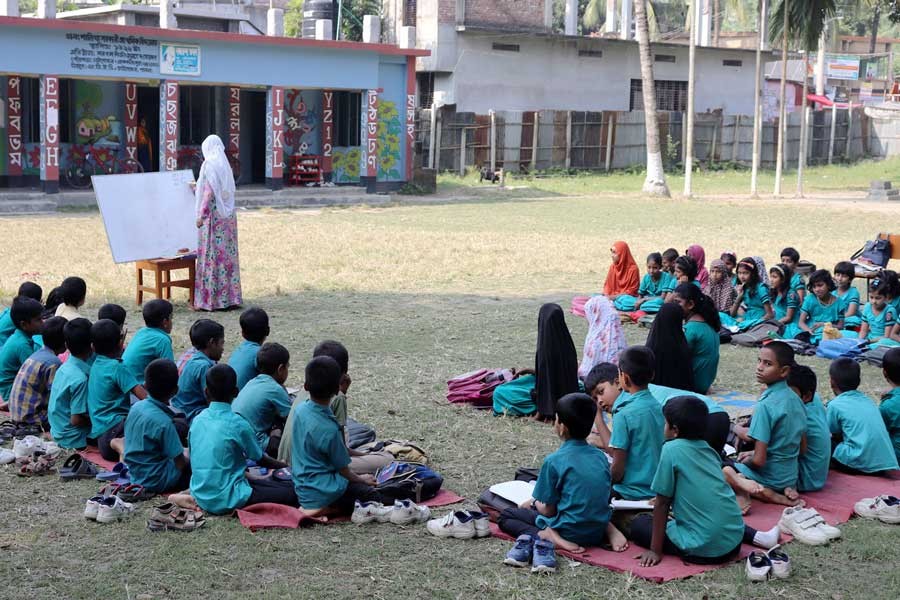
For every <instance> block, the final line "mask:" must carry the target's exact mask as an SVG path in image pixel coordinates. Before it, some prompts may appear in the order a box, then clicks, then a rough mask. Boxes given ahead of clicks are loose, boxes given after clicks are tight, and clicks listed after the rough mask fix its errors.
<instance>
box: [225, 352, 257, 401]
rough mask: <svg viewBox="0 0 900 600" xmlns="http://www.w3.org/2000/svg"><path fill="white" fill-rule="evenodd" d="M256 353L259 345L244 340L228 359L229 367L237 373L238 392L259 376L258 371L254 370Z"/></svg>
mask: <svg viewBox="0 0 900 600" xmlns="http://www.w3.org/2000/svg"><path fill="white" fill-rule="evenodd" d="M257 352H259V344H257V343H256V342H251V341H250V340H244V341H243V342H241V343H240V344H239V345H238V347H237V348H235V349H234V352H232V353H231V357H230V358H229V359H228V364H229V366H231V368H232V369H234V372H235V373H237V382H238V383H237V385H238V389H239V390H242V389H244V386H245V385H247V382H248V381H250V380H251V379H253V378H254V377H256V376H257V375H259V371H258V370H257V369H256V353H257Z"/></svg>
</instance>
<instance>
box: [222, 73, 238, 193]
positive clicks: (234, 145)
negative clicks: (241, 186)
mask: <svg viewBox="0 0 900 600" xmlns="http://www.w3.org/2000/svg"><path fill="white" fill-rule="evenodd" d="M225 150H226V151H227V152H228V155H229V156H231V157H233V158H235V159H238V160H240V157H241V88H239V87H230V88H228V142H227V143H226V144H225ZM240 175H241V174H240V173H238V174H237V178H238V179H240ZM235 183H237V181H235Z"/></svg>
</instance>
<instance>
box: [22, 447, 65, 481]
mask: <svg viewBox="0 0 900 600" xmlns="http://www.w3.org/2000/svg"><path fill="white" fill-rule="evenodd" d="M16 464H17V465H19V471H18V475H19V477H39V476H41V475H47V474H49V473H50V472H52V471H53V470H54V469H55V468H56V457H54V456H51V455H49V454H47V453H46V452H35V453H34V454H33V455H32V456H30V457H22V458H19V459H17V460H16Z"/></svg>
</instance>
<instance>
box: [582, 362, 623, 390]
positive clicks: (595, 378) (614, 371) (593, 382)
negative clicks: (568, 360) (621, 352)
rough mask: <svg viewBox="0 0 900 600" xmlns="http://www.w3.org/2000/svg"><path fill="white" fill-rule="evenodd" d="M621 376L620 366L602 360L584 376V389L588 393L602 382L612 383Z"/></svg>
mask: <svg viewBox="0 0 900 600" xmlns="http://www.w3.org/2000/svg"><path fill="white" fill-rule="evenodd" d="M618 377H619V367H617V366H616V365H614V364H612V363H608V362H602V363H598V364H596V365H594V366H593V367H592V368H591V370H590V371H589V372H588V374H587V377H585V378H584V391H585V392H587V393H588V394H590V393H592V392H593V391H594V388H595V387H597V386H598V385H600V384H601V383H612V382H613V381H615V380H616V379H617V378H618Z"/></svg>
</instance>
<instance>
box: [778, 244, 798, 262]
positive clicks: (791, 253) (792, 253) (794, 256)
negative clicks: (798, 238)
mask: <svg viewBox="0 0 900 600" xmlns="http://www.w3.org/2000/svg"><path fill="white" fill-rule="evenodd" d="M782 256H787V257H788V258H789V259H791V260H792V261H794V262H795V263H796V262H800V253H799V252H797V249H796V248H792V247H791V246H788V247H787V248H785V249H784V250H782V251H781V254H779V255H778V257H779V258H781V257H782Z"/></svg>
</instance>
